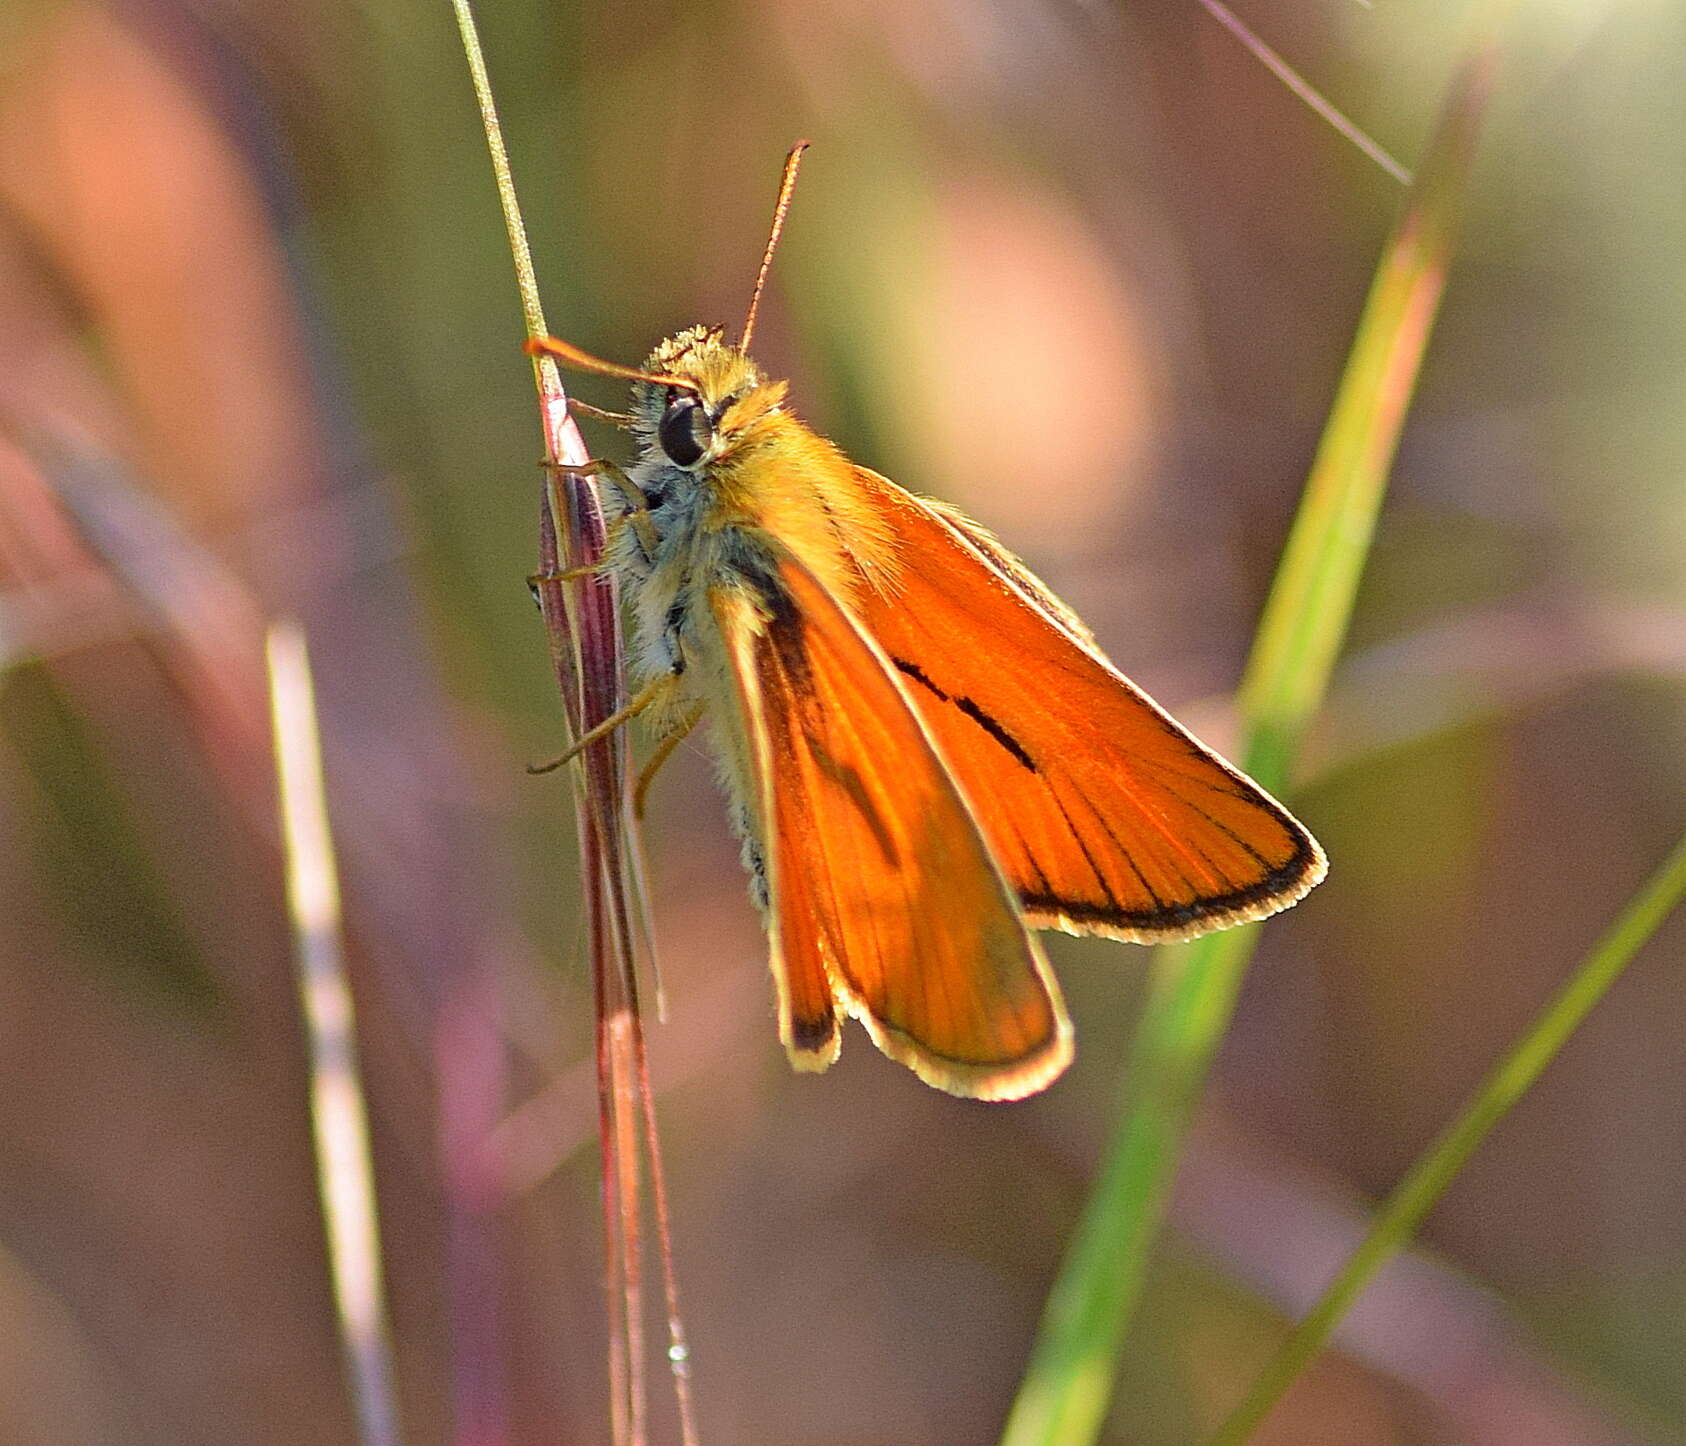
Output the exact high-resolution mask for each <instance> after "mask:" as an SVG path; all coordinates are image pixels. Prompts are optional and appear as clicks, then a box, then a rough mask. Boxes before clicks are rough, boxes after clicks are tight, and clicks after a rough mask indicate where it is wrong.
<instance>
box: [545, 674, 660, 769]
mask: <svg viewBox="0 0 1686 1446" xmlns="http://www.w3.org/2000/svg"><path fill="white" fill-rule="evenodd" d="M676 682H677V678H676V676H675V675H674V674H672V673H663V674H661V675H660V676H659V677H656V678H652V679H651V680H650V681H649V682H648V683H646V684H645V685H644V686H643V687H642V688H640V689H639V690H638V693H637V695H636V696H635V697H634V698H633V699H632V701H631V702H630V703H628V704H627V705H626V706H625V707H624V708H617V709H616V710H615V711H614V712H613V713H611V714H610V715H609V716H608V717H607V718H605V719H604V720H603V721H602V722H601V723H599V724H598V725H597V726H596V727H594V728H588V729H586V731H585V732H584V733H582V734H581V735H580V736H579V737H578V738H577V739H575V740H574V745H573V747H572V748H570V749H568V751H567V752H566V753H564V754H563V755H562V756H561V757H560V758H553V759H551V760H550V762H549V763H529V764H528V765H527V772H529V773H554V772H555V771H556V770H557V769H558V768H560V767H561V766H562V765H563V764H564V763H568V762H571V761H572V760H573V759H575V758H578V757H579V756H580V754H581V753H583V752H584V751H585V750H586V749H587V748H589V747H591V745H592V744H593V743H597V742H599V741H601V740H602V739H604V738H607V737H608V736H609V735H610V734H611V733H613V732H614V731H615V729H617V728H619V727H620V726H621V725H622V724H623V723H630V722H631V721H632V720H633V719H634V718H636V717H637V716H638V715H639V714H640V713H642V712H643V711H644V710H645V709H646V708H648V707H649V706H650V705H651V704H652V703H659V702H660V701H661V700H662V699H663V698H664V697H666V696H667V693H668V691H669V690H670V689H671V688H672V687H673V686H674V684H675V683H676Z"/></svg>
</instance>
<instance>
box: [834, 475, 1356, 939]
mask: <svg viewBox="0 0 1686 1446" xmlns="http://www.w3.org/2000/svg"><path fill="white" fill-rule="evenodd" d="M856 476H857V479H858V480H859V482H860V483H861V486H862V487H863V489H864V492H865V496H866V499H867V500H869V501H870V503H871V505H872V506H873V507H874V508H875V509H876V510H877V512H878V514H879V515H880V517H881V518H882V519H883V520H884V521H885V523H886V525H887V527H888V530H889V531H890V533H891V534H892V535H893V537H894V538H895V541H896V552H897V558H896V561H897V567H896V570H895V578H894V583H893V585H892V586H888V587H884V588H881V589H872V588H867V589H863V595H862V598H861V602H860V607H859V613H860V618H861V622H862V625H863V627H864V629H865V630H866V631H867V632H868V633H869V634H870V635H871V636H872V638H873V639H874V641H875V642H876V643H877V645H878V646H879V647H880V648H881V649H882V650H883V652H884V654H885V655H886V657H887V658H888V659H889V661H890V663H891V665H892V666H893V667H894V668H895V669H896V671H897V673H898V675H899V677H900V679H901V686H902V688H903V691H904V692H905V693H906V694H907V696H908V698H909V699H910V700H911V701H912V702H913V704H914V706H915V707H916V708H917V709H918V711H919V714H920V716H921V717H922V718H923V720H924V722H925V725H926V727H927V729H928V730H929V731H930V734H931V736H932V737H933V739H934V740H935V742H936V743H937V746H938V748H939V749H940V751H941V753H942V756H943V758H944V759H945V760H946V761H947V763H948V765H949V767H950V768H951V769H952V770H953V773H954V775H955V776H956V778H957V779H958V780H959V782H960V784H961V786H962V788H963V790H964V791H965V792H966V794H967V795H968V796H969V797H971V798H972V799H973V800H974V801H975V803H976V804H977V808H978V820H979V823H980V824H981V826H982V828H983V830H984V834H985V836H986V837H987V839H988V841H989V844H990V848H991V850H992V852H993V854H994V856H995V859H996V862H997V863H998V864H999V865H1000V867H1001V869H1002V871H1003V872H1004V873H1005V874H1006V876H1007V879H1008V880H1009V882H1010V883H1011V884H1012V886H1013V888H1014V889H1015V890H1016V891H1017V892H1018V895H1019V898H1020V900H1021V902H1022V905H1023V909H1024V913H1025V917H1026V918H1027V919H1028V920H1029V921H1030V922H1032V923H1035V924H1040V925H1044V926H1054V927H1059V928H1064V929H1068V930H1071V931H1073V932H1079V933H1099V934H1107V935H1111V936H1113V937H1115V938H1124V939H1136V940H1144V941H1145V940H1156V939H1180V938H1189V937H1192V936H1193V935H1196V934H1201V933H1205V932H1207V931H1209V930H1211V929H1215V928H1221V927H1223V926H1225V925H1228V924H1234V923H1238V922H1240V921H1242V920H1244V919H1258V918H1263V917H1265V916H1266V915H1268V914H1272V913H1275V912H1276V911H1277V910H1278V909H1281V908H1285V907H1286V906H1287V905H1288V904H1290V903H1292V902H1293V901H1294V900H1295V899H1297V898H1299V897H1300V896H1301V895H1302V894H1304V893H1305V892H1306V891H1307V890H1308V889H1310V888H1311V887H1312V885H1313V884H1315V883H1316V882H1317V881H1318V879H1320V878H1321V877H1322V876H1323V872H1324V861H1323V855H1322V853H1321V851H1320V850H1319V849H1318V847H1317V845H1316V843H1315V842H1314V841H1313V840H1312V838H1311V836H1310V835H1309V834H1308V833H1307V832H1306V830H1305V829H1304V828H1303V827H1301V825H1300V824H1299V823H1298V822H1297V821H1296V820H1295V819H1293V818H1292V817H1291V816H1290V815H1289V814H1288V813H1287V811H1286V810H1285V809H1283V808H1282V807H1281V805H1280V804H1278V803H1276V801H1275V800H1274V799H1272V798H1270V797H1269V796H1268V795H1267V794H1265V793H1264V792H1263V790H1261V789H1260V788H1259V787H1258V786H1257V785H1256V784H1254V783H1253V782H1252V781H1251V780H1250V779H1248V778H1247V777H1246V776H1245V775H1243V774H1241V773H1240V772H1238V771H1237V770H1236V769H1234V768H1232V767H1230V766H1229V765H1228V764H1227V763H1225V762H1224V761H1223V760H1222V759H1220V758H1218V757H1217V756H1216V755H1215V754H1213V753H1212V752H1211V751H1210V750H1208V749H1207V748H1206V747H1205V746H1204V745H1202V744H1201V743H1200V742H1198V741H1197V740H1196V739H1195V738H1193V737H1192V736H1191V735H1190V734H1188V733H1187V732H1185V731H1184V730H1183V729H1182V728H1180V727H1179V726H1178V725H1177V724H1176V723H1175V722H1173V721H1172V720H1171V719H1170V718H1169V717H1168V716H1167V715H1166V714H1165V713H1164V712H1163V711H1161V710H1160V708H1159V707H1158V706H1157V705H1156V704H1154V703H1153V701H1152V700H1151V699H1149V698H1148V697H1147V696H1146V695H1145V694H1144V693H1142V692H1141V691H1140V690H1139V689H1137V688H1136V687H1135V686H1134V685H1133V684H1131V683H1130V682H1129V681H1128V680H1127V679H1125V678H1124V677H1123V676H1122V675H1121V674H1119V673H1118V672H1117V671H1116V670H1115V669H1114V668H1112V666H1111V665H1110V664H1108V663H1107V662H1106V660H1105V659H1104V658H1103V657H1102V656H1101V655H1100V653H1099V652H1098V651H1097V650H1096V649H1095V648H1094V647H1093V646H1092V645H1091V643H1090V640H1089V637H1088V634H1087V631H1086V630H1085V629H1083V627H1082V625H1081V624H1080V623H1078V622H1077V621H1076V619H1075V618H1074V617H1072V615H1071V614H1070V613H1069V611H1068V610H1066V609H1065V608H1064V607H1063V606H1062V605H1061V604H1060V603H1058V602H1057V600H1055V599H1054V598H1053V597H1052V595H1051V594H1049V593H1048V592H1047V590H1046V589H1045V588H1044V587H1043V586H1042V584H1040V583H1039V582H1037V580H1036V579H1035V578H1034V577H1033V576H1031V574H1030V573H1029V572H1028V570H1026V569H1025V568H1024V567H1023V565H1022V564H1021V563H1019V562H1018V561H1017V559H1015V558H1013V557H1011V555H1010V554H1007V553H1006V552H1005V550H1004V549H1002V548H1001V547H1000V545H999V544H998V543H996V542H994V540H993V539H992V538H990V537H989V536H988V535H987V534H985V533H983V531H982V529H978V528H976V525H975V524H969V523H966V522H965V521H964V520H963V519H958V518H955V517H951V516H949V515H947V514H946V512H944V511H942V510H939V509H938V508H937V507H935V506H932V505H929V504H926V503H924V502H922V501H920V500H919V499H916V498H914V497H912V496H910V495H909V494H908V493H906V492H904V491H902V489H901V488H899V487H897V486H895V484H894V483H892V482H890V481H888V480H887V479H885V478H882V477H879V476H878V475H877V474H876V473H872V472H868V471H866V470H865V469H857V472H856Z"/></svg>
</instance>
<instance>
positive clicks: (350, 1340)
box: [268, 623, 402, 1446]
mask: <svg viewBox="0 0 1686 1446" xmlns="http://www.w3.org/2000/svg"><path fill="white" fill-rule="evenodd" d="M268 657H269V694H270V707H271V716H272V718H273V721H274V728H275V767H276V776H277V780H278V784H279V788H280V801H281V834H282V842H283V847H284V851H285V855H286V861H287V904H288V909H289V912H290V914H291V917H292V922H293V947H294V953H295V956H296V959H297V964H298V983H299V1000H300V1004H301V1006H302V1008H303V1012H304V1025H305V1036H306V1042H307V1045H308V1049H309V1058H310V1122H311V1129H312V1132H313V1134H314V1138H315V1143H316V1179H317V1186H318V1189H319V1191H320V1193H321V1198H322V1223H323V1227H324V1231H325V1233H326V1236H327V1249H328V1269H329V1274H330V1276H331V1278H332V1280H333V1288H334V1309H335V1312H336V1315H337V1317H338V1320H339V1330H340V1349H341V1351H342V1353H343V1355H344V1358H345V1369H346V1376H347V1378H348V1383H349V1385H350V1387H351V1394H352V1400H353V1403H354V1405H355V1406H356V1410H357V1421H358V1425H359V1428H360V1437H359V1439H360V1440H361V1441H362V1442H363V1446H399V1443H400V1441H401V1439H402V1437H401V1436H400V1433H399V1429H398V1410H397V1405H396V1397H395V1394H394V1391H393V1385H392V1345H391V1331H390V1329H389V1327H388V1324H387V1312H386V1291H385V1286H384V1284H383V1276H382V1270H381V1250H380V1227H379V1223H378V1215H377V1212H376V1204H375V1176H374V1166H373V1163H372V1161H371V1159H370V1155H369V1118H368V1110H367V1108H366V1106H365V1104H364V1100H363V1083H362V1077H361V1075H360V1073H359V1071H358V1065H357V1018H356V1013H355V1010H354V1009H353V1007H352V1000H351V986H350V983H349V981H348V980H347V978H346V972H345V952H344V948H343V945H342V937H343V936H342V930H341V921H340V892H339V875H338V869H337V866H336V864H335V860H334V841H333V835H332V833H331V832H330V830H329V827H328V806H327V801H326V799H325V798H324V796H323V788H322V749H321V743H320V741H319V738H318V730H317V726H316V698H315V690H314V688H313V686H312V683H311V676H310V658H309V655H308V653H307V652H306V650H305V641H304V634H303V633H302V632H301V631H300V629H299V628H298V626H297V625H296V624H293V623H278V624H276V625H275V626H274V627H272V628H271V629H270V630H269V651H268Z"/></svg>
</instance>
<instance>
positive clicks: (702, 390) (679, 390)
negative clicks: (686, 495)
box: [632, 326, 785, 471]
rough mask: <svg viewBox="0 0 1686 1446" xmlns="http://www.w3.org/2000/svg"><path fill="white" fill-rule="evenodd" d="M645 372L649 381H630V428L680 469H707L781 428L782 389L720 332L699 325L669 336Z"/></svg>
mask: <svg viewBox="0 0 1686 1446" xmlns="http://www.w3.org/2000/svg"><path fill="white" fill-rule="evenodd" d="M643 371H644V372H645V373H646V374H647V375H649V376H650V377H651V378H652V380H648V381H638V382H635V383H634V384H633V388H632V416H633V423H632V429H633V431H634V432H635V433H637V434H638V436H639V438H640V439H641V440H642V442H643V443H644V445H645V446H646V447H647V448H656V449H659V450H660V452H661V455H662V459H663V460H664V461H666V462H669V463H671V464H672V465H673V466H675V467H679V468H682V469H684V470H686V471H701V470H706V469H707V468H709V467H711V466H713V465H715V464H717V463H719V462H722V461H724V460H725V459H726V458H727V457H729V456H732V455H734V454H741V453H742V452H744V451H745V450H747V449H748V448H750V447H752V446H753V445H754V444H755V443H756V442H757V441H758V440H760V439H762V438H763V437H764V436H765V435H766V434H767V433H768V432H769V430H770V429H771V428H773V427H775V426H776V425H777V424H776V422H775V421H774V418H775V416H776V414H777V413H778V409H779V405H780V403H782V402H783V401H784V397H785V384H784V383H783V382H772V381H769V380H768V379H767V375H766V373H765V372H763V371H762V370H761V368H760V367H758V366H757V365H756V364H755V363H754V362H753V361H751V360H750V359H749V357H748V355H747V354H746V353H745V352H743V351H742V350H741V349H740V348H738V347H735V346H733V345H732V344H731V343H729V342H728V341H727V340H726V339H725V335H724V333H723V331H722V329H721V328H720V327H717V326H696V327H692V328H691V329H690V330H689V331H682V332H680V333H679V334H678V335H677V336H671V337H669V338H668V339H667V340H666V341H664V342H662V343H661V345H660V346H658V347H657V348H656V349H655V350H654V351H653V352H651V353H650V356H649V359H648V360H647V361H646V362H645V363H644V367H643ZM654 378H663V379H665V384H664V382H663V381H657V380H654Z"/></svg>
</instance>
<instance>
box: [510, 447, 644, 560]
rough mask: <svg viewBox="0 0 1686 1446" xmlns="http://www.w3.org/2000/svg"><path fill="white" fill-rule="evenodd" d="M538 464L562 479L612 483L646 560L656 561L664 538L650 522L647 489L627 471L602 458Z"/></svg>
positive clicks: (624, 515) (623, 514)
mask: <svg viewBox="0 0 1686 1446" xmlns="http://www.w3.org/2000/svg"><path fill="white" fill-rule="evenodd" d="M539 465H540V466H542V467H544V468H546V469H547V470H549V471H551V472H555V473H558V474H559V475H562V476H567V477H600V478H602V479H603V480H604V481H605V482H607V483H609V485H610V486H612V487H613V488H614V489H615V490H616V491H617V492H619V493H620V494H621V497H622V499H623V500H624V501H625V503H626V510H625V511H624V512H623V513H622V514H621V516H622V517H625V518H626V519H627V520H628V521H629V522H630V523H631V524H632V530H633V531H634V532H636V533H637V534H638V545H639V546H640V547H641V548H642V549H643V551H644V560H645V561H646V562H653V561H655V556H656V547H657V545H658V544H659V543H660V542H661V539H660V538H659V537H658V536H657V535H656V524H655V523H654V522H652V521H651V520H650V508H649V500H648V499H647V498H646V497H645V496H644V489H643V488H642V487H640V486H639V485H638V484H637V483H636V482H634V481H633V480H632V478H630V477H628V476H627V475H626V472H625V470H624V469H622V468H621V467H619V466H617V465H616V464H615V463H613V462H610V461H606V460H605V459H604V458H602V457H593V458H591V459H590V460H589V461H586V462H550V461H545V462H542V463H540V464H539Z"/></svg>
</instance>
